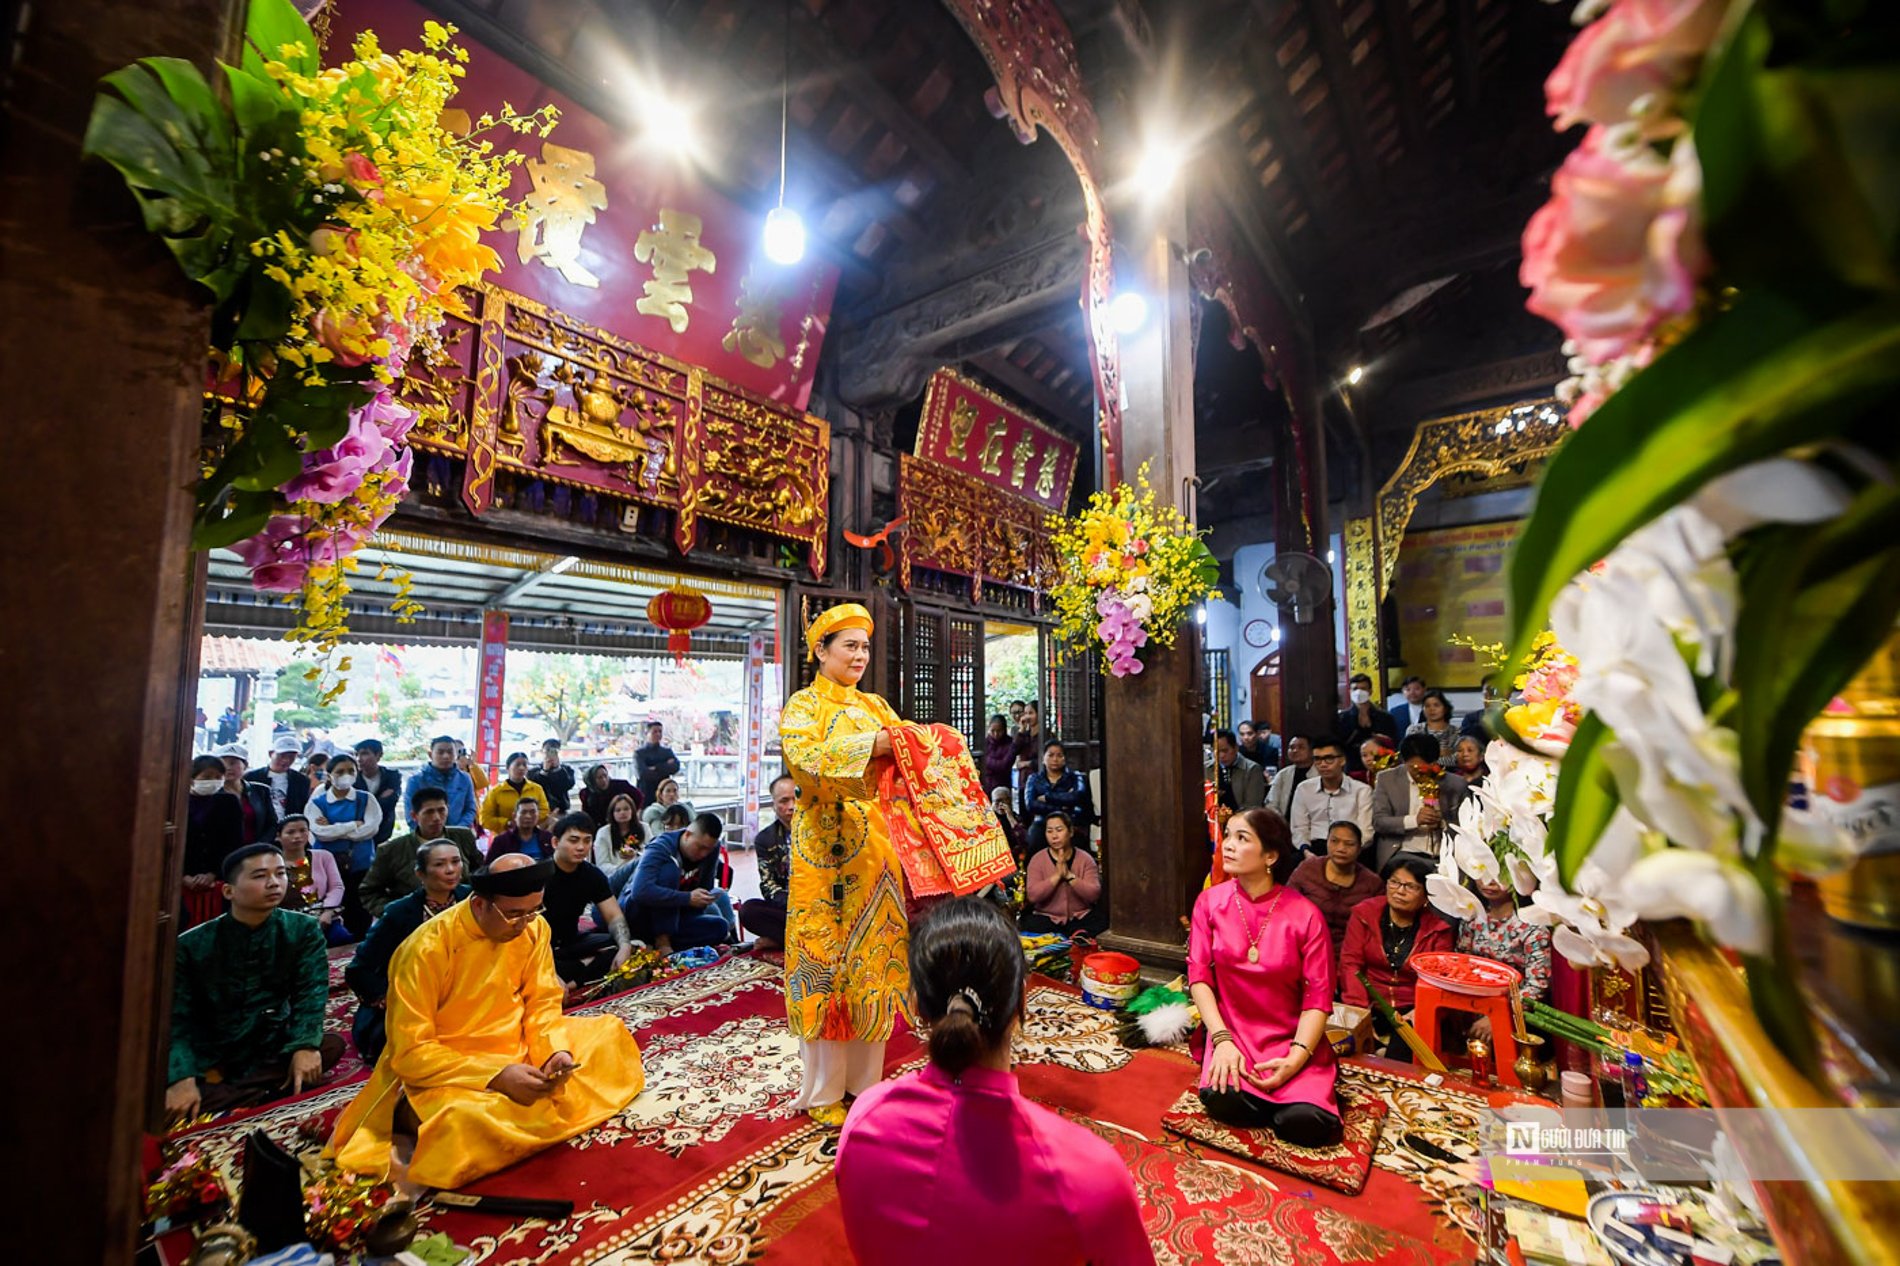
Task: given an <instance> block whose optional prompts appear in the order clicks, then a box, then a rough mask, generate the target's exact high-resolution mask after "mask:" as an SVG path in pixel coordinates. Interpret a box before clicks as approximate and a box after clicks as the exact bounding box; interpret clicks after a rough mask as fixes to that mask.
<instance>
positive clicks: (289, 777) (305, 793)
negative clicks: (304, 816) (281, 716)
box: [244, 734, 310, 819]
mask: <svg viewBox="0 0 1900 1266" xmlns="http://www.w3.org/2000/svg"><path fill="white" fill-rule="evenodd" d="M302 751H303V745H302V744H301V743H299V742H297V739H296V736H295V735H292V734H279V735H278V736H277V738H276V739H275V740H274V741H273V742H272V743H271V745H270V764H268V765H265V766H264V767H263V768H261V769H253V770H252V771H251V772H250V773H248V774H246V775H244V781H246V782H254V783H256V784H258V785H259V786H260V787H265V788H268V789H269V791H270V807H271V811H272V812H274V813H275V814H276V815H277V816H278V818H279V819H282V818H287V817H289V816H290V815H291V814H293V813H302V812H303V811H304V805H305V804H306V803H307V802H308V801H309V799H310V779H308V778H307V777H305V776H304V775H303V773H302V772H301V771H300V770H297V769H293V768H292V766H294V765H295V764H296V763H297V756H298V754H299V753H301V752H302Z"/></svg>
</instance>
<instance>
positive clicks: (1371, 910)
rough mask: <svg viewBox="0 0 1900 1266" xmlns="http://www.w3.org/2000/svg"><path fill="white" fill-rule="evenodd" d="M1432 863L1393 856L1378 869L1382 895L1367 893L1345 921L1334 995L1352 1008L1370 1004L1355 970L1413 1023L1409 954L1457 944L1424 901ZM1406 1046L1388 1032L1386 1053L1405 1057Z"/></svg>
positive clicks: (1411, 855)
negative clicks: (1336, 993) (1370, 895)
mask: <svg viewBox="0 0 1900 1266" xmlns="http://www.w3.org/2000/svg"><path fill="white" fill-rule="evenodd" d="M1432 867H1433V862H1432V859H1431V858H1429V857H1423V856H1420V855H1419V854H1417V853H1400V854H1398V855H1397V856H1396V857H1394V858H1393V859H1392V860H1391V861H1389V862H1387V863H1386V864H1385V869H1384V870H1383V871H1381V872H1380V877H1381V878H1382V879H1384V880H1385V895H1384V896H1383V897H1368V898H1366V899H1365V900H1364V901H1362V902H1360V903H1359V904H1358V905H1356V906H1354V907H1353V911H1352V917H1351V918H1349V919H1348V920H1347V921H1346V939H1345V941H1344V942H1343V943H1342V944H1341V945H1340V947H1339V994H1340V997H1341V998H1343V999H1344V1000H1345V1001H1347V1002H1350V1003H1351V1004H1353V1005H1354V1006H1357V1007H1363V1006H1367V1005H1369V1004H1370V999H1369V998H1368V997H1367V996H1366V990H1365V986H1364V985H1361V984H1360V983H1359V973H1360V972H1361V971H1364V972H1365V973H1366V977H1367V979H1369V980H1371V981H1372V983H1373V985H1374V987H1376V988H1377V989H1378V991H1379V992H1380V993H1382V994H1384V995H1385V998H1386V1001H1387V1002H1390V1003H1391V1004H1392V1009H1393V1010H1394V1011H1397V1012H1398V1013H1399V1014H1400V1015H1401V1016H1403V1017H1404V1018H1405V1022H1406V1023H1407V1024H1410V1023H1411V1022H1412V997H1413V994H1414V993H1415V992H1416V991H1417V989H1418V973H1417V972H1416V971H1414V970H1413V969H1412V963H1411V959H1412V956H1413V955H1414V954H1436V953H1439V952H1442V951H1444V950H1450V949H1454V948H1456V935H1455V933H1454V932H1453V931H1452V926H1451V924H1449V923H1447V922H1446V921H1445V920H1444V919H1442V918H1440V917H1439V916H1438V912H1437V911H1435V910H1433V909H1432V908H1431V906H1430V905H1429V904H1427V902H1426V900H1425V877H1426V876H1427V875H1429V874H1431V873H1432ZM1409 1050H1410V1048H1408V1047H1407V1046H1406V1045H1405V1043H1404V1042H1402V1041H1400V1040H1399V1039H1398V1038H1397V1037H1396V1036H1393V1037H1392V1038H1391V1043H1390V1045H1389V1046H1388V1047H1387V1048H1386V1052H1385V1053H1386V1054H1387V1055H1388V1056H1390V1057H1391V1058H1393V1059H1406V1058H1409Z"/></svg>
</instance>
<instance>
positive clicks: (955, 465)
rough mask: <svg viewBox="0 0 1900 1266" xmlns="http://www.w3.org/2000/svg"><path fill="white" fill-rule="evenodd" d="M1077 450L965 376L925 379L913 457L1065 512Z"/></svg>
mask: <svg viewBox="0 0 1900 1266" xmlns="http://www.w3.org/2000/svg"><path fill="white" fill-rule="evenodd" d="M1080 452H1081V446H1080V445H1078V444H1077V443H1076V442H1075V441H1074V440H1071V439H1069V438H1067V437H1066V436H1063V435H1060V434H1058V433H1057V432H1055V431H1053V430H1051V429H1050V428H1049V427H1048V426H1047V425H1045V424H1044V423H1042V422H1039V421H1037V420H1036V419H1035V418H1033V417H1031V416H1029V414H1027V413H1025V412H1024V411H1023V410H1022V409H1021V408H1020V407H1018V406H1016V405H1013V404H1011V403H1009V402H1008V401H1006V400H1004V399H1002V398H1001V397H1000V396H997V395H995V394H994V393H993V392H990V391H988V390H986V389H984V388H983V387H980V386H978V385H977V384H976V383H973V382H971V381H970V380H969V379H968V378H965V377H963V376H961V375H960V374H957V373H954V372H952V371H951V370H948V369H940V370H938V371H937V372H936V373H935V374H933V375H931V378H930V390H929V391H928V393H926V394H925V396H924V416H923V420H922V421H921V422H919V423H918V426H917V456H919V457H921V458H924V459H925V460H927V461H931V462H935V463H937V464H938V465H940V466H948V467H950V468H951V469H952V470H955V471H960V472H961V473H963V474H965V475H968V476H970V477H971V478H973V479H978V480H981V481H982V482H984V483H986V484H989V485H991V486H992V487H996V488H1001V489H1003V490H1004V491H1006V492H1012V493H1015V494H1016V495H1018V496H1021V497H1027V498H1028V499H1029V500H1031V501H1034V502H1036V503H1038V504H1040V505H1042V506H1044V507H1046V508H1048V509H1050V510H1055V511H1057V512H1060V511H1063V510H1066V509H1067V508H1068V504H1069V486H1070V485H1071V484H1072V483H1074V481H1075V464H1076V462H1077V460H1078V458H1079V455H1080Z"/></svg>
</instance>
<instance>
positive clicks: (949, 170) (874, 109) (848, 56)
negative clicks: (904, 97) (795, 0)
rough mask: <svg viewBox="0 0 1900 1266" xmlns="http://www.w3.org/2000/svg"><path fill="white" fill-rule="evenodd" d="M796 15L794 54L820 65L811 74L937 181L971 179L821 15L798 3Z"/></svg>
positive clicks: (960, 163) (943, 145)
mask: <svg viewBox="0 0 1900 1266" xmlns="http://www.w3.org/2000/svg"><path fill="white" fill-rule="evenodd" d="M795 14H796V17H795V20H794V24H793V28H792V29H793V37H794V39H795V40H796V41H797V49H798V52H799V53H800V54H802V55H803V56H804V57H806V58H808V59H810V61H811V62H812V64H813V65H815V66H817V67H822V68H823V69H821V70H814V71H812V72H811V73H814V74H823V75H828V76H830V77H832V78H833V79H835V80H836V82H837V83H838V85H839V86H840V87H841V88H843V89H844V90H845V91H846V92H847V93H849V94H850V95H851V96H852V97H853V98H855V99H856V100H857V101H859V102H860V103H862V105H863V106H864V108H865V109H866V110H868V111H869V112H870V113H871V116H872V117H873V118H875V119H876V120H877V121H878V122H879V123H880V124H882V125H883V126H884V127H885V128H886V129H887V130H888V131H890V132H892V133H895V134H896V136H897V139H898V140H900V141H902V142H903V143H904V144H905V145H906V146H907V147H908V148H909V149H910V151H911V153H913V154H915V155H916V156H917V157H918V158H920V159H922V160H923V162H924V165H925V166H927V167H929V168H930V170H931V172H932V174H934V175H935V176H936V177H937V179H938V180H939V181H941V182H943V183H946V184H954V183H959V182H962V181H965V180H968V179H969V178H970V169H969V168H968V167H967V166H966V165H965V164H964V162H963V160H961V159H960V158H958V157H957V156H956V155H955V154H953V153H951V152H950V147H949V146H947V145H945V144H944V143H943V142H942V141H940V140H938V139H937V134H936V133H935V132H933V131H931V129H930V125H929V124H927V123H925V122H924V121H923V120H922V119H919V118H918V117H917V116H916V115H914V114H912V113H911V112H910V107H909V106H907V105H905V104H904V103H903V102H902V101H899V100H898V99H897V97H896V96H895V95H893V94H892V93H891V91H890V89H888V88H886V87H885V86H884V84H883V82H882V81H881V80H880V79H878V77H877V75H876V74H875V73H874V72H872V71H871V70H870V69H868V68H867V67H866V66H865V65H864V64H863V61H862V59H861V58H860V57H859V56H858V55H857V54H854V53H851V52H850V51H848V50H847V49H846V48H845V47H844V46H843V45H842V44H840V43H839V42H838V39H837V37H836V36H834V35H833V34H832V33H831V31H830V30H829V29H827V28H826V27H825V25H824V24H823V22H822V20H821V19H819V18H816V17H813V16H812V15H811V13H810V12H809V11H808V10H806V9H805V8H804V6H802V5H800V6H795Z"/></svg>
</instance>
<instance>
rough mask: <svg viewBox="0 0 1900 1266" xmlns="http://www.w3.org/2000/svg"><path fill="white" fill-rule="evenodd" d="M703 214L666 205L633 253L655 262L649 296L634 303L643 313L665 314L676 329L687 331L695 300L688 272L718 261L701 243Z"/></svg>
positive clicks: (708, 269)
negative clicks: (688, 313) (689, 313)
mask: <svg viewBox="0 0 1900 1266" xmlns="http://www.w3.org/2000/svg"><path fill="white" fill-rule="evenodd" d="M700 227H701V225H700V222H699V217H698V216H696V215H692V214H690V213H688V212H685V211H673V210H666V209H663V210H661V212H660V222H659V223H658V224H656V225H655V226H653V227H652V228H650V229H643V230H642V231H641V233H640V236H639V237H638V238H637V239H636V240H635V241H634V243H633V257H634V258H635V259H637V260H639V261H640V262H641V263H643V264H652V265H653V279H652V280H651V281H649V282H647V283H646V286H645V297H644V298H642V299H641V300H640V301H639V302H638V303H636V304H634V305H633V307H634V310H635V311H636V312H638V313H640V314H641V315H642V316H656V317H665V318H666V323H667V324H668V325H670V326H672V327H673V333H675V334H684V333H686V323H687V321H688V319H689V318H688V317H687V315H686V305H687V304H689V303H691V302H692V301H693V288H692V286H691V285H690V284H689V283H688V274H689V273H691V272H692V271H693V270H694V269H696V268H697V269H699V270H700V271H701V272H712V271H713V269H714V267H715V266H716V265H717V264H718V261H717V260H715V259H714V258H713V253H712V252H711V251H709V250H707V249H706V248H705V247H704V246H701V245H700V244H699V232H700Z"/></svg>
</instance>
